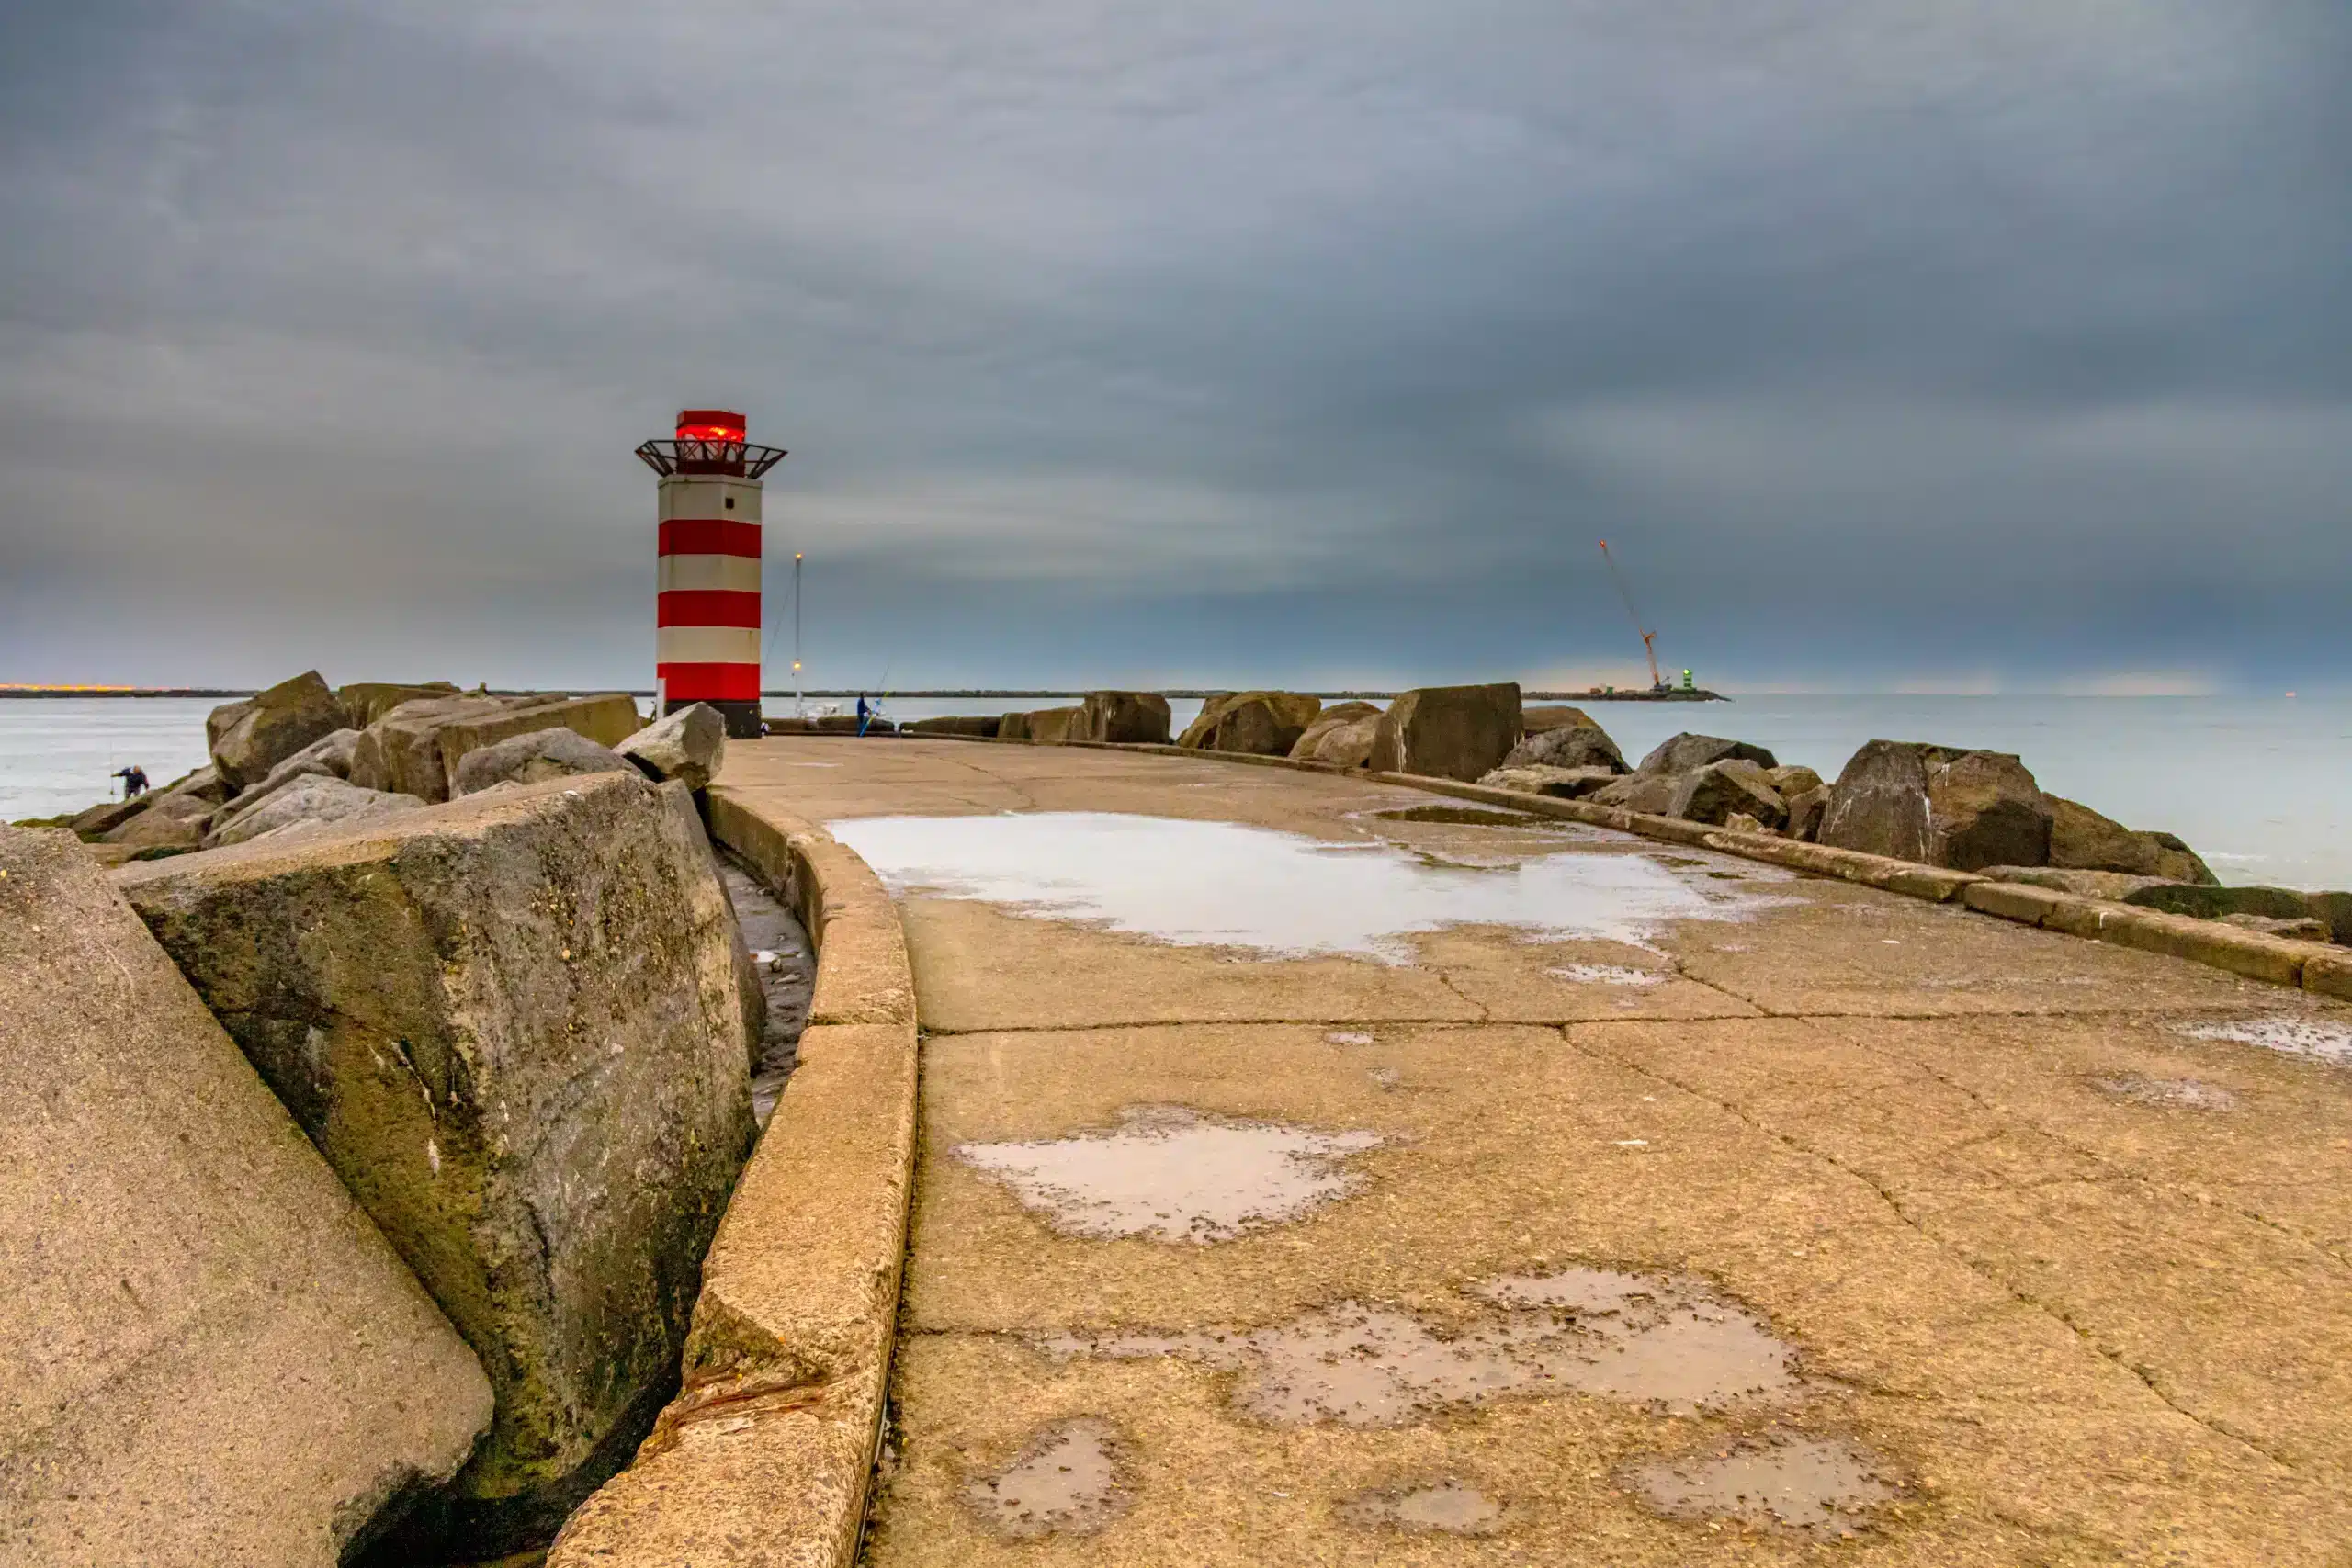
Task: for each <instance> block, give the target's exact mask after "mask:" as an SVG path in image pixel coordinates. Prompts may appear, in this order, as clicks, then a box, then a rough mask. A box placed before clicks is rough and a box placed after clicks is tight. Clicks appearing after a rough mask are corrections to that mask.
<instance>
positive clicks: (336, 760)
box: [213, 729, 359, 827]
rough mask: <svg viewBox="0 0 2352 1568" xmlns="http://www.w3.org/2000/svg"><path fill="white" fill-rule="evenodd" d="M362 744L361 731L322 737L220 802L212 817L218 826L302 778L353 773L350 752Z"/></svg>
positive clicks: (339, 731) (337, 777) (339, 777)
mask: <svg viewBox="0 0 2352 1568" xmlns="http://www.w3.org/2000/svg"><path fill="white" fill-rule="evenodd" d="M358 745H359V731H357V730H356V729H338V730H336V731H335V732H334V734H332V735H325V736H322V737H320V738H319V739H316V740H313V741H311V743H310V744H309V745H308V746H305V747H303V748H302V749H301V750H300V751H297V752H295V753H294V754H293V755H292V756H291V757H288V758H287V759H286V760H285V761H282V762H280V763H278V764H277V766H276V767H274V768H272V769H270V770H269V773H267V774H266V776H265V777H263V778H262V780H261V781H260V782H259V783H258V784H247V785H246V786H245V787H244V788H243V789H241V790H239V791H238V792H237V793H236V794H235V795H232V796H231V797H230V798H229V799H228V800H227V801H226V802H224V803H223V804H222V805H221V807H220V813H219V814H218V815H217V816H216V817H214V818H213V825H214V826H215V827H218V826H219V825H220V824H221V823H223V822H226V821H227V820H228V819H229V818H232V817H233V816H235V815H236V814H237V813H238V812H240V811H243V810H244V809H245V807H249V806H252V805H254V804H255V803H257V802H259V801H263V800H266V799H268V798H269V797H270V796H271V795H275V794H277V792H278V791H279V790H281V789H284V788H285V787H286V786H287V785H288V784H292V783H293V782H294V781H295V780H296V779H300V778H333V779H343V778H349V777H350V776H351V755H352V752H353V751H354V750H356V749H357V747H358Z"/></svg>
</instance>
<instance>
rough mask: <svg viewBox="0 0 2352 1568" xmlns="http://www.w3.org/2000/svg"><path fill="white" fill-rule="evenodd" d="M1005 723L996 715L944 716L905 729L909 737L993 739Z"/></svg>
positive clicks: (921, 721) (922, 721) (912, 724)
mask: <svg viewBox="0 0 2352 1568" xmlns="http://www.w3.org/2000/svg"><path fill="white" fill-rule="evenodd" d="M1003 723H1004V720H1003V719H1002V718H1001V717H1000V716H997V715H995V714H943V715H942V716H939V717H937V718H919V719H916V720H914V721H913V722H912V723H910V724H908V725H906V726H904V727H903V728H904V732H905V733H906V734H909V735H977V736H978V737H980V738H981V739H994V738H995V736H996V733H997V730H998V728H999V727H1000V726H1001V725H1002V724H1003Z"/></svg>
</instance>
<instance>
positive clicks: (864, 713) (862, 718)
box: [857, 692, 873, 735]
mask: <svg viewBox="0 0 2352 1568" xmlns="http://www.w3.org/2000/svg"><path fill="white" fill-rule="evenodd" d="M872 718H873V712H872V710H871V709H869V708H867V707H866V705H865V693H864V692H860V693H858V694H857V732H858V734H860V735H864V734H865V727H866V725H867V724H868V723H869V722H871V720H872Z"/></svg>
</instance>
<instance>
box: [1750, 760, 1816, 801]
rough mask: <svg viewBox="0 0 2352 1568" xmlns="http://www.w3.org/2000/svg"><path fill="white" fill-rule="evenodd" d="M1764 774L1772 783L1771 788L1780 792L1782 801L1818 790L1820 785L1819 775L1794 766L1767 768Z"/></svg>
mask: <svg viewBox="0 0 2352 1568" xmlns="http://www.w3.org/2000/svg"><path fill="white" fill-rule="evenodd" d="M1764 774H1765V776H1766V777H1767V778H1769V779H1770V780H1771V781H1772V787H1773V788H1774V789H1775V790H1778V791H1779V792H1780V795H1781V799H1782V800H1792V799H1794V798H1795V797H1796V796H1798V795H1804V793H1806V792H1807V791H1808V790H1816V789H1819V788H1820V787H1821V783H1822V781H1821V775H1820V774H1819V773H1815V772H1814V771H1813V770H1812V769H1811V768H1807V767H1802V766H1798V765H1795V764H1790V765H1787V766H1783V767H1778V768H1767V769H1765V770H1764Z"/></svg>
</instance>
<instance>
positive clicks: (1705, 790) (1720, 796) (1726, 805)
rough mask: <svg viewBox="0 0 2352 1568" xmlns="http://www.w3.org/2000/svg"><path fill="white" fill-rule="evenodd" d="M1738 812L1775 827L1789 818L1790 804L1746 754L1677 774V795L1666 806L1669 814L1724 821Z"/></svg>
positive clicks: (1717, 822) (1669, 798) (1698, 819)
mask: <svg viewBox="0 0 2352 1568" xmlns="http://www.w3.org/2000/svg"><path fill="white" fill-rule="evenodd" d="M1735 813H1736V814H1739V815H1743V816H1746V817H1749V818H1753V819H1755V820H1756V821H1758V822H1760V823H1762V824H1763V825H1764V826H1765V827H1767V828H1771V829H1779V828H1780V827H1781V825H1782V824H1783V823H1785V822H1787V821H1788V819H1789V807H1788V803H1787V802H1786V801H1784V800H1782V799H1781V794H1780V792H1779V791H1778V790H1776V789H1774V788H1773V787H1772V780H1771V776H1770V774H1768V773H1765V771H1764V770H1763V769H1762V768H1761V767H1759V766H1758V765H1757V764H1756V763H1754V762H1751V761H1747V759H1746V758H1744V757H1734V758H1731V759H1729V760H1727V761H1721V762H1710V763H1708V764H1707V765H1706V766H1705V767H1703V768H1693V769H1691V771H1690V772H1689V773H1678V774H1676V775H1674V794H1673V795H1671V796H1669V797H1668V800H1667V805H1666V815H1668V817H1679V818H1682V819H1683V820H1684V821H1686V822H1711V823H1716V824H1721V823H1722V822H1724V819H1725V818H1729V817H1731V816H1733V815H1734V814H1735Z"/></svg>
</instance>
